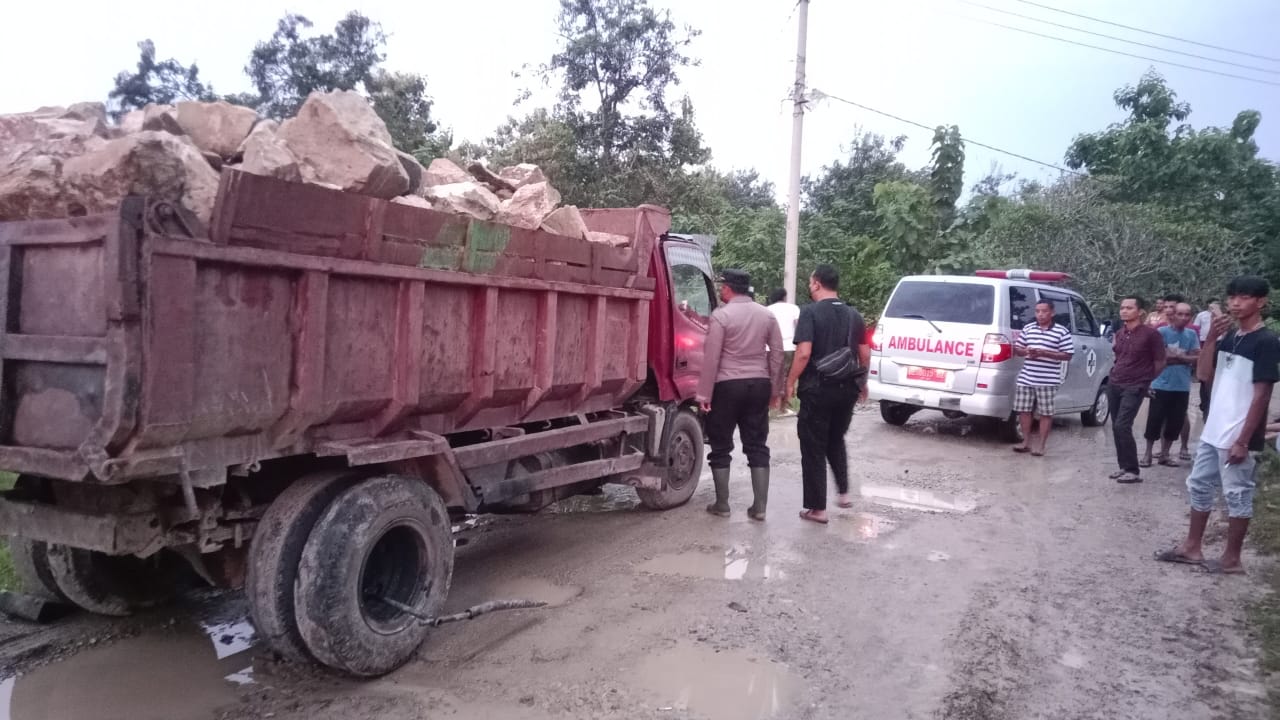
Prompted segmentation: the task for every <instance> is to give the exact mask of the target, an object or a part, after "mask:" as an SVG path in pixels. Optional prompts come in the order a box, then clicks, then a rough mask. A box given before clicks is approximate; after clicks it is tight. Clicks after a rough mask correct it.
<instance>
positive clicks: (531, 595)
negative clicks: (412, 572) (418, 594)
mask: <svg viewBox="0 0 1280 720" xmlns="http://www.w3.org/2000/svg"><path fill="white" fill-rule="evenodd" d="M581 594H582V588H581V587H578V586H577V585H557V584H556V583H553V582H551V581H550V580H546V579H543V578H538V577H514V578H498V579H490V580H487V581H481V582H472V583H468V584H467V585H465V586H457V585H455V586H454V588H453V591H452V592H450V593H449V599H448V600H446V601H445V611H446V612H451V613H452V612H461V611H463V610H465V609H467V608H469V607H471V606H473V605H479V604H480V603H484V602H488V601H490V600H530V601H533V602H540V603H546V604H547V607H558V606H560V605H565V604H567V603H568V602H569V601H571V600H573V599H574V598H576V597H578V596H579V595H581Z"/></svg>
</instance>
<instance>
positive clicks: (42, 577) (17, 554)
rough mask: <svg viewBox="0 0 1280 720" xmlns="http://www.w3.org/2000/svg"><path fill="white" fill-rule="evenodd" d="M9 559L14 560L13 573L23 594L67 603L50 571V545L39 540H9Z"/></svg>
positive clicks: (15, 538)
mask: <svg viewBox="0 0 1280 720" xmlns="http://www.w3.org/2000/svg"><path fill="white" fill-rule="evenodd" d="M9 557H10V559H12V560H13V572H14V575H16V576H17V577H18V586H19V588H20V589H21V590H22V591H23V592H25V593H27V594H28V595H35V596H36V597H39V598H41V599H43V600H50V601H53V602H67V596H66V595H65V594H63V592H62V590H60V589H59V588H58V583H57V582H56V581H55V580H54V578H53V571H52V570H51V569H49V546H48V545H46V544H45V543H43V542H40V541H39V540H27V539H26V538H17V537H14V538H9Z"/></svg>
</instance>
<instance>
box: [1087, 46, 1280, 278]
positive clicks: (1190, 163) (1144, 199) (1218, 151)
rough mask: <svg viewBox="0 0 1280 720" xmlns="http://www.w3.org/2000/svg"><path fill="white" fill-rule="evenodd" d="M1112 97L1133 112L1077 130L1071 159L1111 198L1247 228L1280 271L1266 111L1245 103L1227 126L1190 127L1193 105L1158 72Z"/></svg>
mask: <svg viewBox="0 0 1280 720" xmlns="http://www.w3.org/2000/svg"><path fill="white" fill-rule="evenodd" d="M1114 97H1115V102H1116V105H1117V106H1118V107H1120V108H1121V109H1122V110H1125V111H1126V112H1127V113H1128V117H1127V118H1126V119H1125V120H1124V121H1123V122H1120V123H1117V124H1114V125H1111V126H1110V127H1108V128H1107V129H1106V130H1103V131H1100V132H1095V133H1086V134H1083V135H1080V136H1078V137H1076V139H1075V141H1074V142H1073V143H1072V144H1071V147H1070V148H1069V149H1068V151H1067V156H1066V157H1067V164H1068V165H1069V166H1071V167H1073V168H1078V169H1083V170H1087V171H1088V172H1089V174H1090V175H1093V176H1097V177H1099V178H1101V179H1102V180H1103V181H1104V184H1103V185H1102V193H1103V196H1104V197H1105V198H1106V199H1108V200H1112V201H1116V202H1125V203H1152V204H1156V205H1159V206H1161V207H1162V208H1163V209H1164V212H1165V213H1166V214H1167V216H1168V217H1170V218H1171V219H1176V220H1177V221H1179V222H1186V223H1193V224H1194V223H1212V224H1216V225H1219V226H1221V227H1222V228H1225V229H1227V230H1230V231H1234V232H1240V233H1243V234H1244V236H1245V237H1247V238H1248V239H1249V240H1250V241H1251V242H1252V243H1253V244H1254V246H1255V247H1256V248H1257V249H1259V250H1260V251H1263V252H1264V253H1266V254H1268V255H1270V256H1271V257H1272V258H1273V259H1274V261H1275V264H1273V266H1272V267H1273V275H1280V272H1277V271H1278V270H1280V247H1277V242H1278V241H1277V237H1280V168H1277V165H1276V164H1275V163H1272V162H1269V161H1267V160H1265V159H1263V158H1261V157H1259V156H1258V145H1257V142H1256V141H1255V140H1254V135H1255V133H1256V132H1257V129H1258V126H1259V124H1260V123H1261V120H1262V116H1261V115H1260V114H1259V113H1258V112H1257V111H1255V110H1245V111H1242V112H1240V113H1239V114H1238V115H1236V118H1235V120H1234V121H1233V122H1232V124H1231V127H1229V128H1218V127H1207V128H1201V129H1196V128H1193V127H1192V126H1191V125H1189V124H1186V122H1185V121H1186V120H1187V119H1188V118H1189V117H1190V116H1191V106H1190V105H1188V104H1187V103H1185V102H1179V101H1178V99H1177V94H1176V93H1175V92H1174V91H1173V90H1172V89H1171V88H1169V86H1168V85H1167V84H1166V83H1165V81H1164V78H1163V77H1161V76H1160V75H1159V74H1158V73H1156V72H1155V71H1148V72H1147V73H1146V74H1144V75H1143V76H1142V78H1141V79H1140V80H1139V81H1138V83H1137V84H1136V85H1126V86H1125V87H1123V88H1121V89H1119V90H1117V91H1116V93H1115V96H1114Z"/></svg>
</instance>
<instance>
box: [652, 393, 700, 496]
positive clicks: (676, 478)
mask: <svg viewBox="0 0 1280 720" xmlns="http://www.w3.org/2000/svg"><path fill="white" fill-rule="evenodd" d="M702 455H703V440H702V424H701V423H699V422H698V418H696V417H694V415H693V413H691V412H689V411H688V410H681V411H680V412H679V413H678V414H677V415H676V419H675V420H674V422H673V425H672V428H671V443H670V445H669V446H668V448H667V457H668V460H669V462H670V468H671V471H670V475H669V476H668V478H667V482H666V483H665V484H664V486H663V487H662V488H661V489H647V488H636V494H637V495H639V496H640V504H641V505H644V506H645V507H647V508H649V509H650V510H669V509H671V508H674V507H679V506H681V505H683V504H685V503H687V502H689V498H691V497H693V492H694V491H695V490H697V489H698V478H699V477H700V476H701V475H702Z"/></svg>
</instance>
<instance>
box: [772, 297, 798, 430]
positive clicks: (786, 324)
mask: <svg viewBox="0 0 1280 720" xmlns="http://www.w3.org/2000/svg"><path fill="white" fill-rule="evenodd" d="M767 307H768V310H769V312H771V313H773V317H774V319H776V320H777V321H778V329H779V330H781V331H782V350H783V360H782V377H790V376H791V359H792V358H794V357H795V355H796V344H795V336H796V323H797V322H798V321H799V320H800V308H799V307H798V306H797V305H795V304H794V303H789V302H787V291H786V290H783V289H782V288H778V289H777V290H774V291H773V292H771V293H769V305H768V306H767ZM782 414H783V415H790V414H791V408H789V407H784V408H782Z"/></svg>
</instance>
